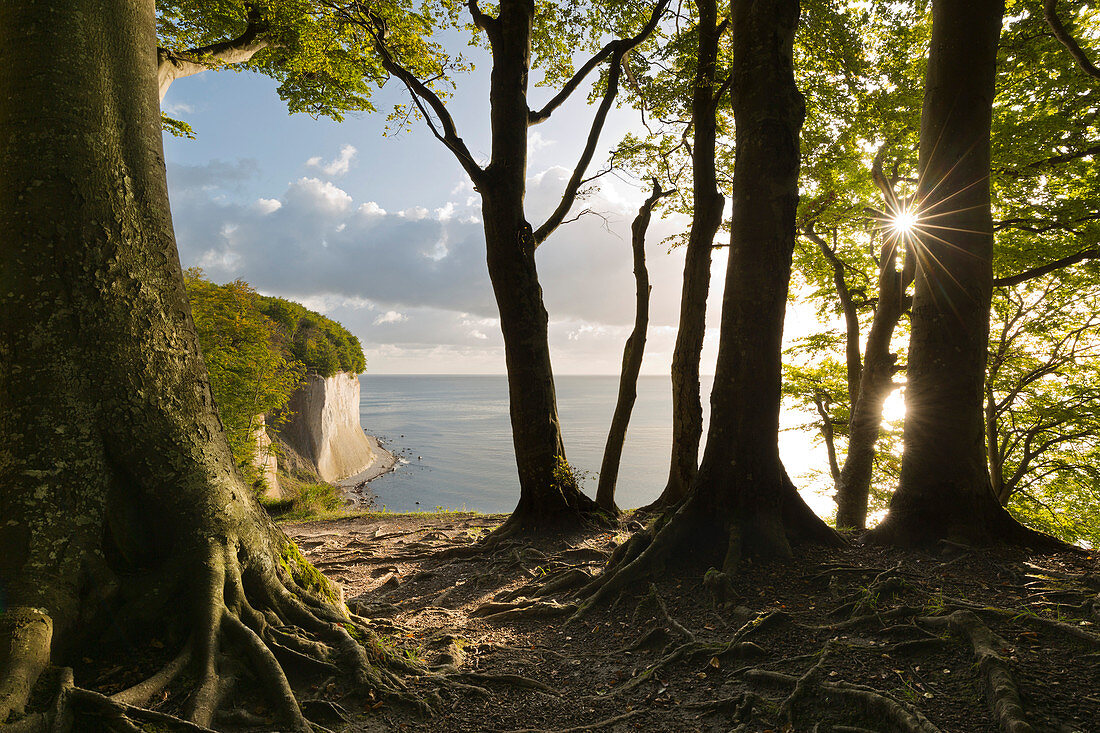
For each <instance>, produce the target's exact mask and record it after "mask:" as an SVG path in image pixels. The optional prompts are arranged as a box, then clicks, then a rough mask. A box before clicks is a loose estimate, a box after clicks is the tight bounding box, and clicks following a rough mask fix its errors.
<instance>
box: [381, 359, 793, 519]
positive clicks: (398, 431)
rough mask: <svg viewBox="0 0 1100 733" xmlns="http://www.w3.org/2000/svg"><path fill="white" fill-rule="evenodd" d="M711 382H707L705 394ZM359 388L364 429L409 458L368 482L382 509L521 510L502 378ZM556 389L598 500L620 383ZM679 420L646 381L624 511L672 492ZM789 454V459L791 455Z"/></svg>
mask: <svg viewBox="0 0 1100 733" xmlns="http://www.w3.org/2000/svg"><path fill="white" fill-rule="evenodd" d="M710 381H711V380H710V378H705V379H704V385H703V387H704V390H705V391H704V394H705V395H707V394H709V391H710ZM360 383H361V385H362V399H361V403H360V414H361V420H362V424H363V427H364V428H365V429H366V431H367V432H368V433H370V434H372V435H377V436H378V437H379V438H380V439H381V440H382V442H383V444H384V445H385V446H386V447H387V448H388V449H389V450H391V451H393V452H394V453H396V454H398V455H399V456H400V457H401V458H402V459H403V462H402V463H401V464H400V465H399V467H398V468H397V470H396V471H394V472H393V473H390V474H387V475H385V476H382V477H381V478H378V479H376V480H374V481H372V482H371V483H370V487H371V489H372V491H373V492H374V494H375V496H376V497H377V503H378V504H379V505H384V506H386V507H387V508H389V509H390V510H391V511H409V510H415V509H434V508H435V507H437V506H442V507H445V508H461V507H466V508H467V509H471V510H477V511H483V512H508V511H511V510H512V509H513V508H514V507H515V504H516V501H517V500H518V498H519V480H518V478H517V476H516V465H515V458H514V457H513V455H512V438H511V433H510V429H509V422H508V384H507V381H506V378H505V377H504V376H437V375H413V376H405V375H371V374H365V375H363V376H361V377H360ZM555 384H556V387H557V392H558V410H559V412H560V415H561V423H562V430H563V431H564V433H565V450H566V454H567V455H568V456H569V461H570V463H572V464H573V465H574V466H575V467H576V468H578V469H580V470H581V471H590V472H592V474H593V475H592V477H591V478H589V479H588V481H587V482H585V484H584V488H585V490H586V491H587V492H588V493H589V494H590V495H594V494H595V491H596V478H595V472H596V471H598V470H599V467H600V461H601V459H602V457H603V447H604V442H605V441H606V440H607V430H608V426H609V425H610V424H611V414H612V412H613V411H614V409H615V398H616V394H617V391H618V384H619V382H618V377H614V376H594V377H593V376H589V377H581V376H561V377H557V378H556V379H555ZM671 414H672V386H671V382H670V379H669V377H667V376H661V377H642V378H641V379H640V380H639V382H638V400H637V402H636V403H635V405H634V412H633V416H632V418H631V421H630V429H629V431H628V433H627V436H626V445H625V447H624V449H623V460H622V464H621V467H620V469H619V480H618V488H617V490H616V500H617V502H618V504H619V506H622V507H636V506H642V505H644V504H647V503H649V502H650V501H652V500H653V499H655V498H656V497H657V495H658V494H659V493H660V492H661V489H662V488H664V483H665V479H666V478H667V476H668V460H669V453H670V451H671V446H672V427H671ZM783 452H784V454H785V456H786V455H787V454H788V453H789V450H788V449H787V446H784V451H783ZM796 452H798V451H797V449H796ZM803 453H804V451H803ZM788 468H790V469H795V466H793V465H788ZM791 473H792V475H795V474H796V473H797V471H795V470H792V471H791Z"/></svg>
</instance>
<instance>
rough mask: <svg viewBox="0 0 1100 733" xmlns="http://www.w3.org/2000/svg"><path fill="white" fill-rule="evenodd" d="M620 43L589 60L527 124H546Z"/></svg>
mask: <svg viewBox="0 0 1100 733" xmlns="http://www.w3.org/2000/svg"><path fill="white" fill-rule="evenodd" d="M618 43H619V41H612V42H611V43H608V44H607V45H606V46H604V47H603V48H602V49H600V52H599V53H597V54H596V55H595V56H593V57H592V58H590V59H588V61H587V63H585V65H584V66H582V67H581V68H579V69H577V72H576V73H575V74H573V76H572V78H571V79H570V80H569V81H567V82H566V83H565V86H563V87H562V88H561V91H560V92H558V93H557V94H555V95H554V98H553V99H551V100H550V101H549V102H547V103H546V106H544V107H543V108H542V109H540V110H539V111H538V112H535V111H534V110H532V111H530V112H528V113H527V124H528V125H537V124H539V123H540V122H545V121H546V120H548V119H550V115H551V114H553V113H554V110H556V109H557V108H558V107H560V106H561V105H562V104H563V103H564V102H565V100H567V99H569V97H570V96H571V95H572V94H573V92H574V91H576V89H577V87H579V86H580V83H581V82H582V81H584V78H585V77H586V76H588V75H589V73H591V72H592V69H595V68H596V67H597V66H599V65H600V64H602V63H603V62H604V60H606V59H607V57H608V56H610V55H611V54H612V53H614V52H615V49H616V44H618Z"/></svg>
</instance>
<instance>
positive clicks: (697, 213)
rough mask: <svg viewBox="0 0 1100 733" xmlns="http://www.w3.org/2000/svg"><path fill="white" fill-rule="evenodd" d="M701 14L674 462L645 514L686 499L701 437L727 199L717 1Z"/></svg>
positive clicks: (676, 366) (703, 5) (675, 362)
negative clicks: (714, 256) (714, 262)
mask: <svg viewBox="0 0 1100 733" xmlns="http://www.w3.org/2000/svg"><path fill="white" fill-rule="evenodd" d="M696 7H697V8H698V10H699V23H698V26H697V33H698V58H699V61H698V65H697V67H696V72H695V83H694V85H693V86H692V95H691V119H692V130H693V140H692V149H691V162H692V191H693V196H694V202H695V207H694V210H693V212H692V218H691V229H690V231H689V232H688V243H687V247H686V254H685V261H684V284H683V291H682V292H681V296H680V323H679V328H678V330H677V332H676V347H675V349H674V350H673V352H672V458H671V462H670V465H669V473H668V482H667V483H666V484H665V488H664V490H663V491H662V492H661V496H660V497H659V498H658V499H657V501H656V502H654V503H653V504H652V505H650V507H649V508H653V509H657V508H664V507H670V506H675V505H676V504H678V503H680V502H681V501H682V500H683V498H684V496H685V495H686V494H687V490H688V487H689V486H690V485H691V482H692V480H693V479H694V478H695V473H696V470H697V468H698V462H699V441H700V440H701V438H702V436H703V405H702V400H701V397H700V391H699V390H700V387H699V360H700V358H701V356H702V353H703V339H704V337H705V336H706V314H707V296H708V295H709V294H710V262H711V252H712V250H713V248H714V235H715V234H716V233H717V232H718V228H719V227H720V226H721V225H722V207H723V205H724V203H725V199H724V198H723V197H722V194H720V193H718V180H717V175H716V171H715V145H716V139H717V127H718V123H717V119H716V114H717V111H718V100H717V99H716V98H715V96H716V89H715V73H716V72H715V68H716V65H717V61H718V44H719V41H720V40H721V36H722V34H721V31H720V29H719V27H718V8H717V4H716V3H715V0H697V2H696Z"/></svg>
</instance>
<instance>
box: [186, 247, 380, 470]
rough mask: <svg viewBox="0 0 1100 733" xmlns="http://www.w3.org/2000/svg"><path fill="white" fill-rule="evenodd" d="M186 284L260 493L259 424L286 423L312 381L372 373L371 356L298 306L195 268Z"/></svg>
mask: <svg viewBox="0 0 1100 733" xmlns="http://www.w3.org/2000/svg"><path fill="white" fill-rule="evenodd" d="M185 282H186V284H187V293H188V297H189V298H190V301H191V311H192V315H193V317H194V320H195V329H196V331H197V332H198V339H199V346H200V347H201V349H202V354H203V357H204V359H205V360H206V367H207V369H208V371H209V372H210V388H211V391H212V392H213V393H214V400H215V402H216V403H217V406H218V413H219V415H220V416H221V419H222V423H223V425H224V426H225V432H226V435H227V436H228V438H229V445H230V447H231V448H232V450H233V457H234V459H235V460H236V462H237V465H238V466H239V467H240V470H241V472H242V474H243V475H244V477H245V479H246V480H247V481H249V482H250V483H252V484H254V485H255V484H256V483H257V482H258V481H259V480H260V478H261V477H260V476H259V475H258V471H257V469H256V468H255V466H254V464H255V457H256V451H257V444H256V438H255V432H256V428H257V426H258V419H257V418H258V416H260V415H272V414H273V413H274V414H275V415H277V416H278V417H276V418H275V419H276V420H279V419H286V418H287V417H288V416H289V413H287V412H286V411H285V410H284V409H283V408H285V407H286V405H287V403H288V402H289V401H290V396H291V395H292V394H293V393H294V390H296V389H297V388H298V386H299V385H300V384H301V383H302V380H303V379H304V378H305V375H306V374H307V373H314V374H318V375H320V376H323V377H330V376H332V375H333V374H335V373H336V372H338V371H346V372H351V373H354V374H358V373H361V372H363V371H365V370H366V360H365V359H364V358H363V350H362V348H361V347H360V345H359V339H357V338H356V337H355V336H353V335H352V334H351V333H349V332H348V331H347V329H345V328H344V327H343V326H341V325H340V324H338V323H336V322H335V321H333V320H331V319H329V318H325V317H324V316H322V315H321V314H319V313H315V312H313V311H311V310H308V309H307V308H305V307H304V306H302V305H299V304H298V303H293V302H291V301H288V300H284V299H282V298H274V297H268V296H263V295H260V294H259V293H257V292H256V291H255V290H254V289H253V288H252V286H250V285H249V284H248V283H246V282H244V281H242V280H236V281H234V282H231V283H227V284H225V285H218V284H216V283H212V282H210V281H209V280H207V279H206V278H205V277H204V275H203V272H202V270H200V269H198V268H191V269H189V270H187V272H186V273H185Z"/></svg>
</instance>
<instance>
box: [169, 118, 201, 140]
mask: <svg viewBox="0 0 1100 733" xmlns="http://www.w3.org/2000/svg"><path fill="white" fill-rule="evenodd" d="M160 126H161V129H162V130H164V131H165V132H167V133H168V134H170V135H171V136H172V137H185V138H187V139H188V140H194V139H195V130H194V128H193V127H191V125H189V124H187V123H186V122H183V121H181V120H176V119H173V118H171V117H169V116H168V115H166V114H164V113H163V112H161V113H160Z"/></svg>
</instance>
